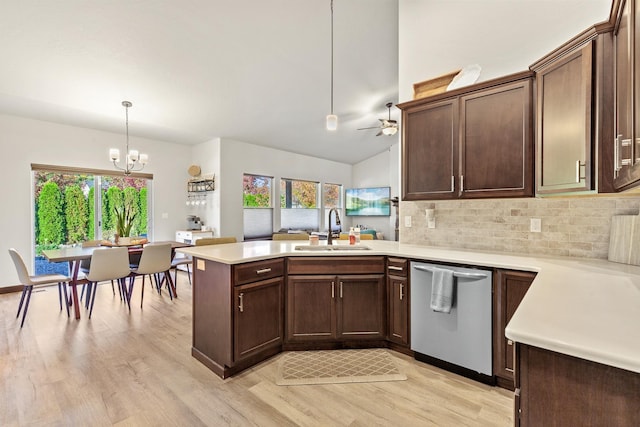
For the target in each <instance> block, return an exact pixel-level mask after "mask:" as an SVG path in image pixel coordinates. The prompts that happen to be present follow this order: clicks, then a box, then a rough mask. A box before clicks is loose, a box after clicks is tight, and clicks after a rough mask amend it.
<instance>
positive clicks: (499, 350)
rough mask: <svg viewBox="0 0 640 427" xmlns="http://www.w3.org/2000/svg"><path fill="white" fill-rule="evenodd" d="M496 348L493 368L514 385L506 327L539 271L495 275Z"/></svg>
mask: <svg viewBox="0 0 640 427" xmlns="http://www.w3.org/2000/svg"><path fill="white" fill-rule="evenodd" d="M494 277H495V278H496V279H495V292H494V298H495V302H494V313H495V318H494V334H493V336H494V350H493V372H494V374H495V375H496V376H497V377H499V378H502V379H504V380H506V381H505V382H500V381H499V385H502V386H507V387H508V388H510V389H513V371H514V369H513V368H514V364H513V363H514V362H513V352H514V347H513V342H512V341H511V340H508V339H507V338H506V337H505V335H504V329H505V328H506V327H507V324H508V323H509V320H511V317H512V316H513V314H514V313H515V311H516V309H517V308H518V306H519V305H520V302H521V301H522V299H523V298H524V295H525V294H526V293H527V291H528V290H529V286H531V282H533V279H534V278H535V277H536V275H535V273H529V272H524V271H509V270H498V271H497V274H496V275H495V276H494Z"/></svg>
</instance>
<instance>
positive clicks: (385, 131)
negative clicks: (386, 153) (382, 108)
mask: <svg viewBox="0 0 640 427" xmlns="http://www.w3.org/2000/svg"><path fill="white" fill-rule="evenodd" d="M392 105H393V103H391V102H387V104H386V106H387V108H388V109H389V118H388V119H378V120H380V126H373V127H370V128H359V129H358V130H365V129H380V132H378V133H377V134H376V136H380V135H387V136H391V135H395V134H396V132H398V122H397V121H396V120H391V106H392Z"/></svg>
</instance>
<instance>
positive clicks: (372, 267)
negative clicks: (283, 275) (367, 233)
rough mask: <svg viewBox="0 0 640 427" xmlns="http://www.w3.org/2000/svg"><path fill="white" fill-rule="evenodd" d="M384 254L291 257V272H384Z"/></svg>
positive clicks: (288, 269) (289, 269)
mask: <svg viewBox="0 0 640 427" xmlns="http://www.w3.org/2000/svg"><path fill="white" fill-rule="evenodd" d="M384 261H385V259H384V257H382V256H354V257H301V258H289V261H288V266H287V272H288V273H289V274H376V273H379V274H384V267H385V265H384V264H385V263H384Z"/></svg>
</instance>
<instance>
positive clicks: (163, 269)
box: [128, 243, 174, 308]
mask: <svg viewBox="0 0 640 427" xmlns="http://www.w3.org/2000/svg"><path fill="white" fill-rule="evenodd" d="M169 270H171V243H149V244H147V245H145V246H144V248H142V256H141V257H140V264H138V267H137V268H134V269H132V270H131V274H132V277H131V281H130V284H129V292H128V298H129V300H130V299H131V295H132V293H133V284H134V283H135V278H136V276H142V291H141V293H140V308H142V301H143V300H144V278H145V276H147V275H148V276H150V277H151V276H153V277H154V278H155V281H156V289H158V291H159V292H160V291H161V286H162V281H161V280H160V275H161V274H162V275H164V277H163V278H164V280H166V281H167V287H168V288H169V297H170V298H171V299H173V296H174V295H173V288H174V284H173V279H172V278H171V274H170V273H169ZM150 280H151V279H150Z"/></svg>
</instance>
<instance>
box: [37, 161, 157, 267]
mask: <svg viewBox="0 0 640 427" xmlns="http://www.w3.org/2000/svg"><path fill="white" fill-rule="evenodd" d="M31 169H32V171H33V186H34V192H33V194H34V201H33V202H34V218H33V227H34V230H35V233H34V236H35V242H34V244H35V251H34V252H35V273H36V274H48V273H53V272H58V273H62V274H68V269H67V265H66V264H63V263H58V264H50V263H48V262H47V261H46V260H45V259H44V258H43V257H42V251H43V250H45V249H52V248H58V247H60V246H61V245H76V244H82V242H85V241H87V240H102V239H106V240H109V239H111V238H113V237H114V234H115V228H116V226H115V220H114V219H113V210H114V207H115V206H121V204H122V203H125V204H126V205H127V206H130V209H131V211H132V212H133V213H135V219H134V222H133V226H132V229H131V233H130V235H131V236H140V235H144V236H147V235H148V222H149V218H148V216H147V212H148V211H149V209H148V200H149V198H148V196H147V194H148V188H149V187H150V184H151V178H153V176H152V175H148V174H132V175H131V176H128V177H125V176H123V175H121V174H120V175H115V174H112V173H111V172H110V171H100V170H89V169H77V168H65V167H61V166H48V165H35V164H33V165H31ZM96 189H100V190H99V191H96Z"/></svg>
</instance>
